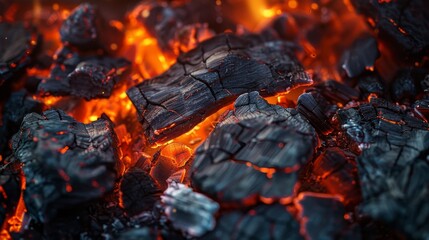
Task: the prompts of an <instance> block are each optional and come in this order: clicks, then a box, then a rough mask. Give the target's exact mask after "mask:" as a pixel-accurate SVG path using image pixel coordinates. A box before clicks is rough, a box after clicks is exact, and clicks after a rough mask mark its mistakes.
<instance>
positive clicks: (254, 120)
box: [191, 92, 317, 203]
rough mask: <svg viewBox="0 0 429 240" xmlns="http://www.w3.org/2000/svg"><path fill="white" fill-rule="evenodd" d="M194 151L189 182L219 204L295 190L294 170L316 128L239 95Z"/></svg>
mask: <svg viewBox="0 0 429 240" xmlns="http://www.w3.org/2000/svg"><path fill="white" fill-rule="evenodd" d="M226 116H227V118H226V120H225V121H224V122H223V123H222V122H221V123H220V124H219V125H218V126H217V127H216V128H215V130H214V131H213V132H212V133H211V134H210V136H209V137H208V138H207V140H206V141H205V142H204V143H203V144H202V145H201V146H200V147H199V148H198V149H197V150H196V153H195V160H194V163H193V166H192V175H191V178H192V184H193V186H194V187H196V188H197V189H199V190H200V191H201V192H203V193H205V194H208V195H209V196H212V197H213V198H215V199H217V200H218V201H220V202H221V203H240V202H241V201H244V200H245V199H246V200H249V199H254V198H255V197H258V196H261V197H265V198H274V199H275V198H287V197H291V196H292V195H293V190H294V188H295V185H296V183H297V178H298V172H299V169H300V168H301V166H302V165H304V164H306V163H307V161H308V160H309V159H311V158H312V155H313V151H314V148H315V146H316V143H317V138H316V134H315V131H314V129H313V128H312V127H311V126H310V125H309V124H308V122H306V120H304V119H303V118H302V117H301V116H300V114H299V113H298V112H297V111H295V110H294V109H284V108H281V107H279V106H272V105H269V104H268V103H267V102H266V101H265V100H263V99H262V98H261V97H260V96H259V94H257V93H256V92H255V93H250V94H244V95H241V96H240V97H239V98H238V99H237V101H236V103H235V110H234V111H233V112H230V113H228V114H227V115H226Z"/></svg>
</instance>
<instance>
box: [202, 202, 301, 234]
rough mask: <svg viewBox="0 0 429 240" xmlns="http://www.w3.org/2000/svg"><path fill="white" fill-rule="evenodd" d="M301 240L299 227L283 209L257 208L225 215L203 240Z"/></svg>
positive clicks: (270, 206) (277, 206) (279, 207)
mask: <svg viewBox="0 0 429 240" xmlns="http://www.w3.org/2000/svg"><path fill="white" fill-rule="evenodd" d="M286 236H287V239H288V240H302V239H304V238H303V237H302V236H301V235H300V233H299V224H298V223H297V222H296V221H295V219H294V218H293V216H292V215H291V214H290V213H289V211H288V210H287V209H286V207H285V206H282V205H280V204H273V205H258V206H256V207H255V208H252V209H249V210H248V211H232V212H226V213H224V214H222V215H221V216H220V218H219V219H218V220H217V226H216V228H215V230H214V231H213V232H211V233H209V234H207V235H205V236H204V239H213V240H214V239H225V240H235V239H255V240H259V239H261V240H262V239H273V240H280V239H285V237H286Z"/></svg>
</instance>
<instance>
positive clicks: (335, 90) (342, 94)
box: [315, 80, 359, 104]
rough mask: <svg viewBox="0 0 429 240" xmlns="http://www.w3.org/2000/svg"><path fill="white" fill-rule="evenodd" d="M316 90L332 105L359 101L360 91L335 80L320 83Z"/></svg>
mask: <svg viewBox="0 0 429 240" xmlns="http://www.w3.org/2000/svg"><path fill="white" fill-rule="evenodd" d="M315 89H316V91H317V92H319V93H320V94H321V95H323V97H325V98H326V100H328V101H329V102H330V103H332V104H338V103H341V104H347V103H348V102H350V101H353V100H357V99H359V91H357V90H356V89H354V88H351V87H349V86H347V85H345V84H343V83H340V82H338V81H334V80H328V81H324V82H322V83H319V84H317V85H316V86H315Z"/></svg>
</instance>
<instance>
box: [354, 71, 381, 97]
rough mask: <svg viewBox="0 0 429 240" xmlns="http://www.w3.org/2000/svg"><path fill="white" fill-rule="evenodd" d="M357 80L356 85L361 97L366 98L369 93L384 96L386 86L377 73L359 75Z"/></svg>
mask: <svg viewBox="0 0 429 240" xmlns="http://www.w3.org/2000/svg"><path fill="white" fill-rule="evenodd" d="M357 81H358V82H357V87H358V88H359V90H360V92H361V97H362V98H363V99H366V98H368V96H369V95H370V94H375V95H376V96H379V97H384V94H385V91H386V86H385V83H384V81H383V79H381V77H380V76H379V75H378V74H377V73H371V74H366V75H364V76H362V77H359V78H358V80H357Z"/></svg>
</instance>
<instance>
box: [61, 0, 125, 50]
mask: <svg viewBox="0 0 429 240" xmlns="http://www.w3.org/2000/svg"><path fill="white" fill-rule="evenodd" d="M60 34H61V41H63V42H66V43H69V44H71V45H73V46H75V47H78V48H80V49H82V50H92V49H94V48H102V49H103V50H105V51H108V52H109V51H112V50H116V49H119V48H120V46H121V45H122V39H123V36H124V34H123V33H122V32H121V31H120V30H119V29H117V28H116V27H114V26H112V25H110V24H109V23H108V22H107V21H106V20H105V19H104V18H103V16H101V14H100V13H99V12H98V10H97V8H96V7H95V6H94V5H91V4H88V3H83V4H81V5H79V6H78V7H76V8H75V9H74V10H73V11H72V12H71V14H70V16H69V17H68V18H67V19H66V20H65V21H64V22H63V25H62V26H61V29H60ZM112 46H116V47H112Z"/></svg>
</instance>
